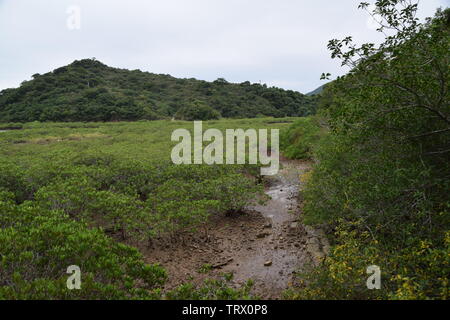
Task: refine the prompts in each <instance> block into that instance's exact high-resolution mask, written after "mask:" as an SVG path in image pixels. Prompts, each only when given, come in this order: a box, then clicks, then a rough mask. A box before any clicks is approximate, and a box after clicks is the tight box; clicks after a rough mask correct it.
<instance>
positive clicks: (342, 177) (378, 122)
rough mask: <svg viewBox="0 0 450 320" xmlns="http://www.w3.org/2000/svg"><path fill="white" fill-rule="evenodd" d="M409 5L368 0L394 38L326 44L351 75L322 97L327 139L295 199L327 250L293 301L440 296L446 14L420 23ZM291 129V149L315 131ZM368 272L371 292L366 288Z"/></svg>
mask: <svg viewBox="0 0 450 320" xmlns="http://www.w3.org/2000/svg"><path fill="white" fill-rule="evenodd" d="M367 6H368V4H366V3H363V4H361V7H362V8H367ZM416 8H417V7H416V5H414V4H411V3H410V2H409V1H399V0H397V1H381V0H379V1H376V12H377V13H378V14H380V15H381V17H382V18H383V21H384V24H383V25H384V27H381V29H380V31H383V32H387V33H389V32H390V31H392V30H393V31H395V35H392V36H388V37H387V38H386V41H385V42H384V43H383V44H382V45H381V46H380V47H378V48H376V47H375V46H374V45H372V44H365V45H363V46H361V47H357V46H356V45H354V44H353V43H352V41H351V38H350V37H349V38H346V39H344V40H342V41H339V40H332V41H330V43H329V49H330V50H331V51H332V56H333V57H334V58H339V59H342V61H343V64H345V65H348V66H350V67H351V68H352V70H351V72H350V73H349V74H348V75H346V76H345V77H342V78H340V79H338V80H337V81H335V82H333V83H332V84H331V85H329V86H327V88H326V89H325V91H324V93H323V94H322V97H323V98H322V101H321V103H320V105H321V110H320V113H321V115H322V116H323V117H324V118H325V119H326V120H327V122H328V126H329V135H327V136H326V138H324V139H320V142H319V144H318V146H317V147H316V148H315V150H314V158H315V159H316V160H317V161H316V164H315V165H314V170H313V172H312V175H311V176H310V177H309V180H308V183H307V186H306V190H305V192H304V194H303V196H304V198H305V207H304V214H305V221H306V222H308V223H313V224H321V225H322V226H323V225H324V224H325V225H326V226H327V228H328V230H330V231H331V233H332V239H331V240H332V241H333V247H332V250H331V252H330V255H329V256H328V257H327V258H326V259H325V261H324V262H323V263H322V265H321V266H320V267H319V268H316V269H314V270H312V271H311V272H310V273H308V274H306V275H304V278H303V280H304V286H303V287H301V288H299V289H298V290H294V291H291V292H290V297H292V298H298V299H304V298H306V299H321V298H322V299H448V298H449V279H448V275H449V274H450V231H449V226H450V219H449V209H450V198H449V192H448V191H449V190H450V161H449V160H450V158H449V155H450V150H449V145H448V143H449V141H450V97H449V91H448V83H449V63H450V55H449V53H450V50H449V44H450V29H449V28H450V10H449V9H446V10H445V11H438V12H437V14H436V16H435V17H434V19H430V20H428V21H427V23H425V24H423V25H421V24H419V23H418V21H417V20H416V19H415V11H416ZM303 121H304V122H306V120H303ZM295 126H296V127H294V128H292V129H291V130H290V131H293V132H294V133H292V132H291V133H290V134H289V137H290V138H291V140H293V141H295V139H296V136H295V132H298V134H299V135H305V132H306V133H309V134H314V132H315V131H317V129H316V130H313V129H311V128H309V127H307V126H305V125H304V126H303V127H301V126H300V125H299V124H298V123H297V124H296V125H295ZM290 131H288V132H290ZM303 150H304V147H303V146H300V147H299V153H300V154H301V155H302V154H304V153H305V152H304V151H303ZM294 156H295V153H294ZM370 265H377V266H379V267H380V268H381V272H382V283H381V284H382V288H381V290H368V289H367V287H366V279H367V278H368V276H369V275H367V274H366V268H367V267H368V266H370Z"/></svg>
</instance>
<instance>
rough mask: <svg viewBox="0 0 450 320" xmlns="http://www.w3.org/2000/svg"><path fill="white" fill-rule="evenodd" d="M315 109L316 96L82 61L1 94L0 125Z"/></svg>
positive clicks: (310, 111)
mask: <svg viewBox="0 0 450 320" xmlns="http://www.w3.org/2000/svg"><path fill="white" fill-rule="evenodd" d="M315 106H316V98H315V97H308V96H306V95H303V94H301V93H299V92H296V91H291V90H283V89H279V88H275V87H271V88H269V87H267V86H266V85H260V84H251V83H250V82H248V81H247V82H243V83H240V84H234V83H229V82H227V81H226V80H225V79H221V78H219V79H217V80H216V81H214V82H207V81H202V80H196V79H177V78H174V77H172V76H170V75H163V74H153V73H148V72H142V71H140V70H132V71H130V70H125V69H117V68H112V67H109V66H107V65H105V64H103V63H101V62H100V61H97V60H95V59H84V60H77V61H74V62H73V63H71V64H70V65H68V66H64V67H61V68H58V69H56V70H54V71H53V72H49V73H46V74H43V75H40V74H35V75H33V79H32V80H30V81H25V82H23V83H22V84H21V86H20V87H19V88H17V89H6V90H3V91H1V92H0V122H29V121H61V122H66V121H120V120H125V121H134V120H142V119H147V120H156V119H164V118H171V117H174V116H176V117H177V118H181V119H183V118H185V116H184V114H189V115H192V114H198V113H199V112H200V113H202V112H203V113H204V112H205V110H206V114H207V115H211V116H212V117H224V118H254V117H258V116H273V117H285V116H306V115H310V114H313V113H315ZM192 109H195V110H194V111H193V110H192ZM198 109H200V111H198ZM208 109H209V110H208ZM189 120H191V119H189ZM204 120H206V119H204Z"/></svg>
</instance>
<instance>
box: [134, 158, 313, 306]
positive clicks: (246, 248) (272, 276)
mask: <svg viewBox="0 0 450 320" xmlns="http://www.w3.org/2000/svg"><path fill="white" fill-rule="evenodd" d="M309 169H310V164H309V163H307V162H300V161H291V160H283V161H282V169H280V172H279V173H278V174H277V175H276V176H273V177H269V179H268V187H267V189H266V194H267V195H269V196H270V198H271V199H270V200H269V201H268V202H267V203H265V204H264V205H254V206H251V207H249V208H248V210H246V212H245V213H244V214H239V215H233V216H230V217H226V216H219V217H214V219H213V220H212V221H211V225H210V233H209V236H208V239H206V238H205V236H204V235H200V234H198V235H192V236H190V237H189V238H188V239H185V243H184V244H179V243H177V244H173V245H172V244H170V243H164V244H162V243H161V244H156V245H155V246H154V248H152V249H149V248H141V250H143V251H144V255H145V256H146V260H147V262H149V263H155V262H158V263H160V264H161V265H163V266H164V267H165V268H166V269H167V271H168V273H169V281H168V284H167V288H173V287H175V286H177V285H179V284H181V283H183V282H193V283H198V284H200V283H201V282H202V281H203V280H204V279H206V278H211V277H214V276H218V275H220V273H223V272H227V273H228V272H232V273H233V274H234V278H233V281H234V284H235V285H236V286H240V285H242V284H243V283H245V282H246V281H247V280H248V279H253V280H254V283H255V285H254V292H253V293H254V294H256V295H258V296H260V297H261V298H264V299H277V298H280V297H281V294H282V291H283V290H285V289H287V288H288V287H289V285H290V283H291V282H292V281H293V279H294V277H293V276H294V274H295V272H296V271H298V270H299V269H302V267H304V266H305V265H307V264H310V263H311V262H313V261H314V256H316V254H315V253H314V252H311V250H318V251H320V250H321V245H320V243H319V244H318V242H319V241H318V240H317V239H315V235H311V230H309V231H308V228H305V227H304V226H303V225H302V224H301V223H299V221H298V214H299V210H300V209H299V204H298V203H297V196H298V192H299V188H301V184H300V179H299V176H300V175H301V174H302V173H304V172H305V171H307V170H309ZM205 265H209V266H212V267H213V268H212V270H210V271H208V272H202V267H204V266H205ZM203 269H204V268H203Z"/></svg>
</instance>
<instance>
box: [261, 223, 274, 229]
mask: <svg viewBox="0 0 450 320" xmlns="http://www.w3.org/2000/svg"><path fill="white" fill-rule="evenodd" d="M263 228H264V229H270V228H272V224H271V223H266V224H265V225H263Z"/></svg>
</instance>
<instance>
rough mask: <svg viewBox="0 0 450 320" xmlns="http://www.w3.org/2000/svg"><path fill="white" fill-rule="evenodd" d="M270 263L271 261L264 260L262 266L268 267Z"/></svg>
mask: <svg viewBox="0 0 450 320" xmlns="http://www.w3.org/2000/svg"><path fill="white" fill-rule="evenodd" d="M271 265H272V261H266V262H265V263H264V266H265V267H270V266H271Z"/></svg>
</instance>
